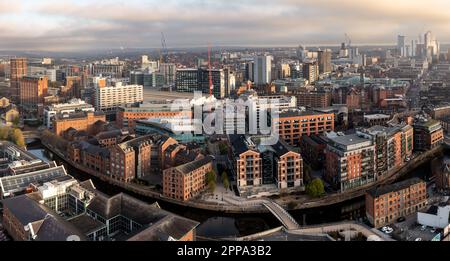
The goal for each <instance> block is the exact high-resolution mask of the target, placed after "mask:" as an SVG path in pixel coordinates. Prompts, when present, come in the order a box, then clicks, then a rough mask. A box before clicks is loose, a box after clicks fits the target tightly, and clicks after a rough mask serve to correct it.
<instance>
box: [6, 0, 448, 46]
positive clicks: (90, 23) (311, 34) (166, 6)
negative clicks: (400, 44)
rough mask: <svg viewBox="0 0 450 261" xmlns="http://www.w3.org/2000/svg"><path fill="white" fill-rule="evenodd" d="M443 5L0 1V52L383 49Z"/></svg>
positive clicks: (302, 0) (352, 0) (444, 30)
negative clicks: (345, 44) (348, 44)
mask: <svg viewBox="0 0 450 261" xmlns="http://www.w3.org/2000/svg"><path fill="white" fill-rule="evenodd" d="M449 10H450V1H448V0H126V1H122V0H96V1H90V0H89V1H87V0H39V1H36V0H0V49H3V50H19V49H21V50H50V51H58V50H64V51H70V50H81V49H98V48H101V49H108V48H119V47H121V46H123V47H160V46H161V32H164V34H165V37H166V42H167V46H168V47H169V48H170V47H194V46H206V45H208V43H211V45H213V46H214V45H221V46H295V45H298V44H305V45H308V44H338V43H340V42H342V41H344V33H347V34H348V35H349V36H350V37H351V38H352V41H353V43H356V44H358V43H359V44H369V43H370V44H387V43H394V42H395V41H396V36H397V34H399V33H401V34H404V35H406V36H409V37H414V39H416V38H418V35H419V33H423V32H425V31H427V30H431V31H433V33H434V34H435V35H436V37H437V39H438V40H439V41H441V42H443V43H445V42H450V11H449Z"/></svg>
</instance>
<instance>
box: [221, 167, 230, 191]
mask: <svg viewBox="0 0 450 261" xmlns="http://www.w3.org/2000/svg"><path fill="white" fill-rule="evenodd" d="M222 183H223V187H224V188H225V189H226V190H228V189H229V188H230V181H229V180H228V175H227V173H226V172H225V171H224V172H223V173H222Z"/></svg>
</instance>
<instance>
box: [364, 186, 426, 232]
mask: <svg viewBox="0 0 450 261" xmlns="http://www.w3.org/2000/svg"><path fill="white" fill-rule="evenodd" d="M426 205H427V186H426V182H425V181H423V180H421V179H419V178H413V179H409V180H405V181H401V182H398V183H394V184H391V185H387V186H384V187H380V188H374V189H371V190H369V191H367V192H366V216H367V218H368V220H369V222H370V223H371V224H372V225H373V226H374V227H376V228H378V227H382V226H384V225H387V224H391V223H393V222H396V220H397V219H398V218H399V217H405V216H407V215H411V214H414V213H416V212H418V211H419V210H421V209H423V208H424V207H426Z"/></svg>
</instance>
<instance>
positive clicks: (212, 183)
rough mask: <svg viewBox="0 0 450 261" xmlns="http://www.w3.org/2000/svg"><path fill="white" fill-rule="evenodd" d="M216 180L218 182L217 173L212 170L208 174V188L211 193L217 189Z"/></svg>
mask: <svg viewBox="0 0 450 261" xmlns="http://www.w3.org/2000/svg"><path fill="white" fill-rule="evenodd" d="M216 180H217V175H216V172H214V171H213V170H212V171H209V172H208V173H206V184H208V188H209V191H210V192H211V193H212V192H214V190H215V189H216Z"/></svg>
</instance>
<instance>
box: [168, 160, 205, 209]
mask: <svg viewBox="0 0 450 261" xmlns="http://www.w3.org/2000/svg"><path fill="white" fill-rule="evenodd" d="M210 171H213V164H212V157H210V156H207V157H204V158H202V159H199V160H196V161H193V162H189V163H186V164H183V165H180V166H177V167H173V168H169V169H166V170H164V174H163V193H164V196H166V197H169V198H173V199H177V200H180V201H187V200H189V199H191V198H193V197H196V196H198V195H199V194H200V193H201V192H203V191H204V190H205V189H206V187H207V185H208V184H207V179H206V174H207V173H208V172H210Z"/></svg>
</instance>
